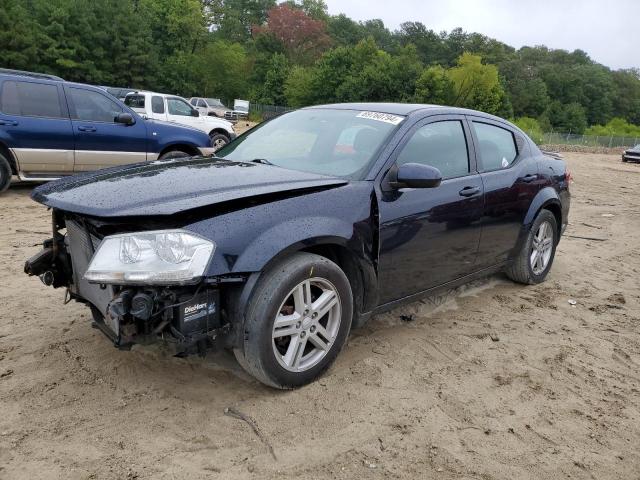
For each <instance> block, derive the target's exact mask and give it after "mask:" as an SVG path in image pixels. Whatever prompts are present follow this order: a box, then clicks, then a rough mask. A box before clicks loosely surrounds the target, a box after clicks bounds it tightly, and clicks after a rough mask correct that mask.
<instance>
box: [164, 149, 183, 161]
mask: <svg viewBox="0 0 640 480" xmlns="http://www.w3.org/2000/svg"><path fill="white" fill-rule="evenodd" d="M186 157H191V154H190V153H187V152H183V151H182V150H171V151H170V152H165V153H163V154H162V155H160V157H159V158H158V160H170V159H172V158H186Z"/></svg>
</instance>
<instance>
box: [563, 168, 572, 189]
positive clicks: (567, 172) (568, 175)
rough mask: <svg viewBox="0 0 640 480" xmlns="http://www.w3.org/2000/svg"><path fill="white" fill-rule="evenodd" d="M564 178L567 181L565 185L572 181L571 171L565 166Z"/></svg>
mask: <svg viewBox="0 0 640 480" xmlns="http://www.w3.org/2000/svg"><path fill="white" fill-rule="evenodd" d="M564 180H565V181H566V182H567V186H569V184H570V183H571V182H572V181H573V176H572V175H571V171H570V170H569V169H568V168H567V169H566V170H565V171H564Z"/></svg>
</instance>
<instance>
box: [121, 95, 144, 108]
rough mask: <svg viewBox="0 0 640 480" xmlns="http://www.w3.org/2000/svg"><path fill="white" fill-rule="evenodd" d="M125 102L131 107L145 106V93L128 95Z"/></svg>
mask: <svg viewBox="0 0 640 480" xmlns="http://www.w3.org/2000/svg"><path fill="white" fill-rule="evenodd" d="M124 104H125V105H126V106H127V107H129V108H144V95H127V96H126V97H125V99H124Z"/></svg>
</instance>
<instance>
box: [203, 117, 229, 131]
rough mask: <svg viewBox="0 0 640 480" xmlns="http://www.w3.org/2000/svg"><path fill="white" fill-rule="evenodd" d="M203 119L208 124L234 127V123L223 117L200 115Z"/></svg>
mask: <svg viewBox="0 0 640 480" xmlns="http://www.w3.org/2000/svg"><path fill="white" fill-rule="evenodd" d="M200 118H201V119H202V121H203V122H204V123H206V124H208V125H215V126H221V127H227V128H232V127H233V124H232V123H231V122H228V121H226V120H223V119H221V118H216V117H210V116H208V115H207V116H203V117H200Z"/></svg>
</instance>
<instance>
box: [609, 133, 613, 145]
mask: <svg viewBox="0 0 640 480" xmlns="http://www.w3.org/2000/svg"><path fill="white" fill-rule="evenodd" d="M611 142H613V134H612V135H611V137H609V148H611Z"/></svg>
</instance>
